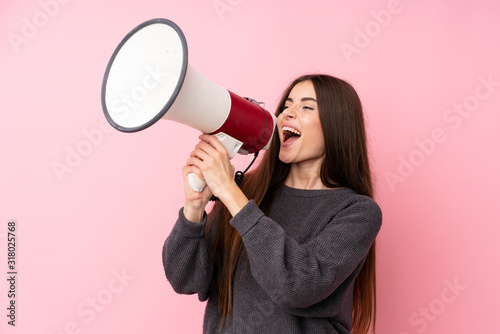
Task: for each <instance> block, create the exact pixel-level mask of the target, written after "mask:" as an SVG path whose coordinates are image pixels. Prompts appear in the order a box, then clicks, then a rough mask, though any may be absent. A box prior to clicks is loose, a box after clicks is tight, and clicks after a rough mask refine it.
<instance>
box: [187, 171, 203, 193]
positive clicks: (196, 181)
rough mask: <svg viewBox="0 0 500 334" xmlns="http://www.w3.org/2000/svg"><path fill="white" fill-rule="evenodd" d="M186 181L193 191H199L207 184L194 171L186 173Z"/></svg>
mask: <svg viewBox="0 0 500 334" xmlns="http://www.w3.org/2000/svg"><path fill="white" fill-rule="evenodd" d="M188 181H189V186H190V187H191V189H193V191H196V192H197V193H199V192H201V191H202V190H203V188H205V186H206V185H207V183H206V182H205V180H202V179H200V178H199V177H198V175H196V174H195V173H190V174H189V175H188Z"/></svg>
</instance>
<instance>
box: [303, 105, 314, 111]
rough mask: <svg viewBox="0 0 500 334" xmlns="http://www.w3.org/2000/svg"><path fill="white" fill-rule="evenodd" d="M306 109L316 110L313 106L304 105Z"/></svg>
mask: <svg viewBox="0 0 500 334" xmlns="http://www.w3.org/2000/svg"><path fill="white" fill-rule="evenodd" d="M304 109H307V110H314V108H313V107H310V106H304Z"/></svg>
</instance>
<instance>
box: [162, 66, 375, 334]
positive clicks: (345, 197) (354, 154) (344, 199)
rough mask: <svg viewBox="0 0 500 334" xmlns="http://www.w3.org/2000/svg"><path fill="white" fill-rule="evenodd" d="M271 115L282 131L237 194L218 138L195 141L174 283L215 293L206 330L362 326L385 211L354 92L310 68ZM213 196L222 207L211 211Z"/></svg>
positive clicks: (173, 256)
mask: <svg viewBox="0 0 500 334" xmlns="http://www.w3.org/2000/svg"><path fill="white" fill-rule="evenodd" d="M276 115H277V117H278V122H277V133H278V136H275V137H274V138H273V142H272V144H271V147H270V148H269V150H268V151H267V152H266V153H265V156H264V158H263V159H262V161H261V163H260V164H259V166H258V167H257V168H255V170H253V171H252V172H250V173H248V175H247V176H246V178H245V181H244V183H243V185H242V189H240V188H239V187H238V186H237V185H236V183H235V182H234V180H233V173H234V170H233V167H232V166H231V164H230V162H229V159H228V157H227V152H226V151H225V149H224V148H223V147H222V145H221V144H220V143H219V142H218V140H217V139H216V138H215V137H213V136H209V135H201V136H200V139H201V141H200V142H199V143H198V144H197V145H196V147H195V150H194V151H193V152H192V153H191V155H190V158H189V159H188V160H187V164H186V166H185V167H184V168H183V174H184V179H185V204H184V207H183V209H181V210H180V212H179V218H178V220H177V222H176V224H175V226H174V228H173V230H172V232H171V234H170V236H169V237H168V238H167V240H166V241H165V245H164V247H163V265H164V268H165V273H166V276H167V279H168V280H169V281H170V283H171V285H172V287H173V288H174V290H175V291H176V292H178V293H183V294H194V293H197V294H198V297H199V299H200V301H205V300H208V302H207V306H206V311H205V317H204V324H203V333H266V334H267V333H315V334H317V333H342V334H344V333H356V334H358V333H363V334H364V333H367V332H368V329H369V328H370V326H371V325H372V326H373V327H374V322H375V296H376V295H375V237H376V235H377V233H378V231H379V229H380V227H381V223H382V214H381V211H380V208H379V206H378V205H377V204H376V202H375V201H374V200H373V199H372V196H373V194H372V183H371V175H370V168H369V163H368V154H367V148H366V136H365V129H364V119H363V113H362V108H361V103H360V100H359V98H358V95H357V94H356V92H355V90H354V89H353V88H352V87H351V86H350V85H349V84H348V83H346V82H345V81H343V80H340V79H337V78H334V77H331V76H327V75H306V76H302V77H300V78H298V79H296V80H295V81H294V82H293V83H292V84H291V85H290V86H289V87H288V88H287V89H286V91H285V93H284V95H283V97H282V99H281V102H280V103H279V106H278V108H277V112H276ZM192 172H194V173H196V174H197V175H198V176H200V177H202V178H204V179H205V180H206V182H207V187H206V188H205V189H204V190H203V191H202V192H201V193H196V192H193V191H191V189H190V187H189V185H188V184H187V181H186V180H187V175H188V174H189V173H192ZM212 194H213V195H215V196H217V197H218V198H219V199H220V202H219V203H217V204H216V205H215V206H214V208H213V210H212V211H211V212H210V214H208V215H207V214H206V213H205V206H206V205H207V203H208V201H209V198H210V196H211V195H212Z"/></svg>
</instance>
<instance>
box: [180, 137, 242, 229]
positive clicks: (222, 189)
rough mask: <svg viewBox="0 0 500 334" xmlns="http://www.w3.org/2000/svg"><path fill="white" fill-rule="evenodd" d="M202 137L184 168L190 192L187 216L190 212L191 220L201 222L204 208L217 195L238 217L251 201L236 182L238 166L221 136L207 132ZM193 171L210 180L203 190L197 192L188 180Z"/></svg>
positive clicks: (188, 192) (187, 196)
mask: <svg viewBox="0 0 500 334" xmlns="http://www.w3.org/2000/svg"><path fill="white" fill-rule="evenodd" d="M199 138H200V142H199V143H198V144H197V145H196V146H195V149H194V151H193V152H191V155H190V157H189V159H188V160H187V163H186V166H185V167H184V169H183V171H184V173H185V181H184V183H185V186H184V187H185V191H186V203H185V206H184V215H185V216H186V211H187V214H188V215H189V216H190V217H191V218H188V216H186V218H188V219H189V220H190V221H193V222H196V221H201V219H202V218H203V212H204V208H205V206H206V204H207V203H208V201H209V200H210V196H211V195H212V194H213V195H215V196H217V197H218V198H219V199H220V200H221V201H222V202H223V203H224V205H225V206H226V207H227V209H228V210H229V212H230V213H231V214H232V215H233V216H235V215H236V214H237V213H238V212H239V211H240V210H241V209H242V208H243V207H244V206H245V205H246V204H247V203H248V199H247V197H246V196H245V195H244V194H243V192H242V191H241V189H240V188H239V187H238V185H237V184H236V182H235V181H234V166H233V165H231V162H230V161H229V154H228V152H227V150H226V149H225V148H224V146H223V145H222V144H221V143H220V142H219V139H217V137H215V136H211V135H207V134H203V135H201V136H200V137H199ZM191 172H194V173H196V175H198V177H199V178H201V179H204V180H205V182H206V183H207V186H206V187H205V189H203V191H202V192H201V193H196V192H193V191H192V190H191V188H190V186H189V184H188V183H187V175H188V174H189V173H191ZM186 187H188V188H189V189H188V188H186ZM186 204H187V209H186ZM200 210H201V211H200ZM191 219H195V220H191Z"/></svg>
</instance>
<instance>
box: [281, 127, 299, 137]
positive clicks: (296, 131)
mask: <svg viewBox="0 0 500 334" xmlns="http://www.w3.org/2000/svg"><path fill="white" fill-rule="evenodd" d="M283 131H288V132H291V133H294V134H296V135H297V136H300V135H302V133H301V132H300V131H299V130H296V129H294V128H291V127H289V126H284V127H283Z"/></svg>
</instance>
